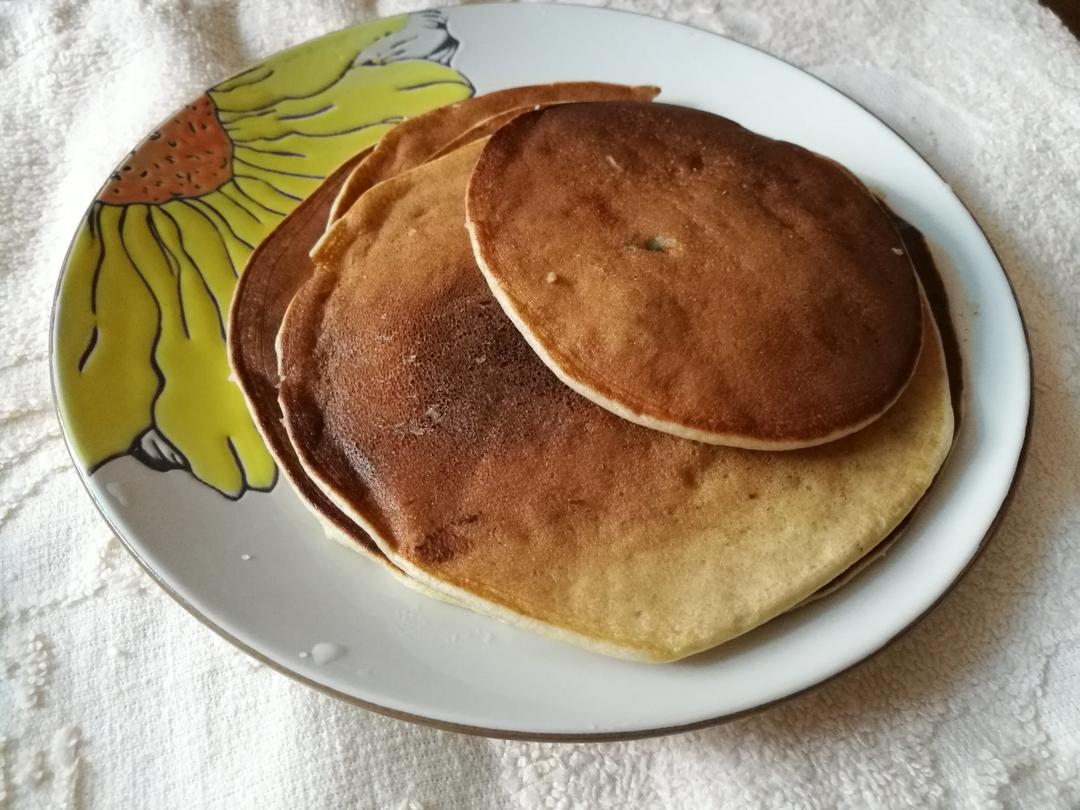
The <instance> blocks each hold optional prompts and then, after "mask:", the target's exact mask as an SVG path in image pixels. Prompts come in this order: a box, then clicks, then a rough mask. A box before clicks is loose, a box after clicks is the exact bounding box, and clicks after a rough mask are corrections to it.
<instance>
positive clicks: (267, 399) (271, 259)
mask: <svg viewBox="0 0 1080 810" xmlns="http://www.w3.org/2000/svg"><path fill="white" fill-rule="evenodd" d="M370 151H371V150H370V149H368V150H365V151H364V152H361V153H360V154H359V155H357V156H356V157H354V158H352V159H350V160H349V161H346V162H345V163H344V164H343V165H342V166H341V167H340V168H338V169H337V170H336V171H335V172H334V173H333V174H331V175H330V176H329V177H327V178H326V180H325V181H323V183H322V185H320V186H319V187H318V188H317V189H315V191H313V192H312V193H311V195H310V196H309V197H308V198H307V199H305V200H304V201H303V202H302V203H300V204H299V205H298V206H297V207H296V208H295V209H294V210H293V211H292V212H291V213H290V214H289V215H288V216H287V217H286V218H285V219H284V220H282V221H281V223H280V224H279V225H278V226H277V228H275V229H274V230H273V231H272V232H271V233H270V235H269V236H267V237H266V239H264V240H263V241H262V242H261V243H259V246H258V247H257V248H255V251H254V252H253V253H252V254H251V257H250V258H249V259H248V262H247V265H246V266H245V267H244V272H243V273H242V274H241V275H240V280H239V281H238V282H237V284H236V290H235V292H234V293H233V300H232V307H231V309H230V311H229V338H228V351H229V363H230V365H231V366H232V370H233V377H234V378H235V380H236V382H237V384H238V385H239V386H240V390H241V391H242V392H243V394H244V398H245V399H246V400H247V404H248V410H249V411H251V415H252V418H253V419H254V421H255V426H256V427H257V428H258V429H259V432H260V433H261V434H262V437H263V439H264V440H265V441H266V445H267V448H268V449H269V450H270V452H271V454H272V455H273V456H274V458H275V459H276V460H277V463H278V466H279V467H280V469H281V470H282V472H284V473H285V477H286V478H288V479H289V481H290V483H292V485H293V487H294V488H295V489H296V490H297V492H298V493H299V494H300V496H301V497H302V498H303V499H304V500H305V501H307V502H308V503H309V504H310V505H311V506H313V507H314V508H315V509H316V511H317V512H318V513H319V515H320V516H321V517H322V518H323V520H324V521H325V522H327V523H328V524H329V525H330V526H331V527H333V528H334V530H336V533H337V534H339V535H340V534H344V535H345V536H348V537H351V538H352V539H353V540H354V542H355V543H356V545H357V547H358V548H359V549H360V550H361V551H364V552H366V553H367V554H368V555H369V556H371V557H374V558H376V559H378V560H380V561H382V562H387V560H386V557H385V555H383V553H382V552H381V551H380V550H379V547H378V546H376V545H375V543H374V542H373V541H372V540H371V538H370V537H368V536H367V534H366V533H365V532H364V531H363V530H361V529H360V528H359V527H358V526H357V525H356V524H355V523H354V522H353V521H352V520H351V519H350V518H349V517H347V516H346V515H345V514H344V513H342V512H341V510H340V509H338V508H337V507H336V506H334V504H333V503H331V502H330V501H329V500H327V498H326V496H325V495H323V493H322V491H321V490H320V489H319V488H318V487H317V486H315V484H313V483H312V482H311V480H310V479H309V478H308V476H307V473H305V472H304V468H303V467H302V466H300V463H299V461H298V460H297V458H296V452H295V451H294V450H293V447H292V444H290V443H289V436H288V434H287V433H286V432H285V426H284V425H283V424H282V423H281V409H280V408H279V407H278V392H277V386H278V368H277V352H276V349H275V345H274V342H275V339H276V337H277V332H278V329H279V328H280V326H281V319H282V318H283V317H284V315H285V309H286V308H287V307H288V305H289V302H290V301H291V300H292V298H293V296H294V295H295V294H296V291H297V290H298V289H300V287H301V285H303V283H304V282H305V281H307V280H308V278H310V276H311V273H312V270H313V267H312V262H311V259H310V258H309V257H308V250H309V249H310V246H311V245H312V244H314V242H315V240H316V239H318V238H319V236H320V235H321V234H322V231H323V227H324V225H325V224H326V212H327V210H328V209H329V207H330V204H331V202H332V201H333V199H334V197H335V196H336V195H337V193H338V189H339V188H340V187H341V184H342V183H343V182H344V181H345V178H346V177H348V175H349V173H350V172H351V171H352V170H353V169H354V168H355V167H356V165H357V164H358V163H360V161H362V160H363V159H364V158H365V157H366V156H367V155H368V154H369V153H370Z"/></svg>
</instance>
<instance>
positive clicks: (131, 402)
mask: <svg viewBox="0 0 1080 810" xmlns="http://www.w3.org/2000/svg"><path fill="white" fill-rule="evenodd" d="M457 47H458V43H457V41H456V40H455V39H454V38H453V37H452V36H451V34H450V33H449V31H448V30H447V26H446V20H445V17H444V16H443V15H442V14H441V13H439V12H436V11H428V12H421V13H419V14H414V15H410V16H401V17H394V18H390V19H386V20H379V21H377V22H373V23H369V24H365V25H360V26H356V27H354V28H349V29H346V30H344V31H339V32H337V33H334V34H330V35H328V36H325V37H322V38H321V39H318V40H314V41H312V42H309V43H305V44H304V45H300V46H298V47H296V48H293V49H291V50H288V51H284V52H283V53H281V54H278V55H277V56H274V57H272V58H270V59H268V60H266V61H265V62H262V63H261V64H258V65H256V66H255V67H252V68H251V69H249V70H247V71H245V72H243V73H241V74H239V75H237V76H234V77H233V78H231V79H229V80H227V81H224V82H222V83H221V84H219V85H217V86H216V87H213V88H211V89H210V90H209V91H207V92H206V94H205V95H203V96H201V97H199V98H197V99H195V100H194V101H193V102H191V103H190V104H188V105H187V106H186V107H184V108H183V109H182V110H180V111H179V112H178V113H176V114H175V115H174V116H173V117H172V118H170V119H169V120H168V121H166V122H165V123H164V124H162V125H161V126H160V127H159V128H158V129H157V130H155V131H154V132H153V133H151V134H150V136H149V137H148V138H147V139H146V140H144V141H143V142H142V143H141V144H139V146H138V147H136V148H135V150H134V151H132V152H131V154H130V155H128V157H127V159H126V160H125V161H124V162H123V163H122V164H121V165H120V166H119V167H118V168H117V170H116V172H115V173H114V174H113V175H112V176H111V177H110V179H109V181H108V182H107V183H106V184H105V186H104V187H103V188H102V190H101V191H100V192H99V194H98V196H97V198H96V199H95V200H94V202H93V204H92V205H91V206H90V209H89V211H87V213H86V216H85V219H84V221H83V223H82V225H81V226H80V229H79V231H78V233H77V234H76V236H75V240H74V242H73V243H72V247H71V251H70V253H69V255H68V259H67V263H66V266H65V269H64V273H63V276H62V280H61V283H60V289H59V293H58V296H59V299H58V313H59V314H58V317H57V319H56V344H55V345H56V355H55V371H56V382H57V391H58V394H59V401H60V408H61V414H62V416H63V419H64V422H65V425H66V427H67V431H68V433H69V436H70V437H71V439H72V446H73V449H74V452H75V454H76V456H77V458H78V461H79V462H80V463H81V464H83V465H84V466H85V467H86V469H87V470H89V471H90V472H93V471H94V470H96V469H98V468H99V467H101V466H102V465H103V464H105V463H106V462H107V461H109V460H111V459H114V458H117V457H119V456H122V455H128V454H130V455H133V456H134V457H136V458H137V459H139V460H140V461H142V462H143V463H144V464H146V465H148V466H149V467H151V468H153V469H157V470H170V469H184V470H188V471H189V472H190V473H191V474H192V475H193V476H195V477H196V478H197V479H199V480H200V481H203V482H204V483H206V484H208V485H209V486H212V487H214V488H215V489H217V490H218V491H220V492H221V493H222V494H224V495H226V496H227V497H230V498H238V497H240V496H241V495H243V493H244V492H245V491H246V490H248V489H257V490H268V489H270V488H272V487H273V486H274V483H275V482H276V480H277V470H276V468H275V465H274V462H273V459H272V458H271V457H270V454H269V453H268V452H267V450H266V448H265V447H264V445H263V442H262V439H261V438H260V436H259V434H258V432H257V431H256V429H255V426H254V424H253V423H252V421H251V418H250V416H249V415H248V412H247V408H246V407H245V404H244V401H243V397H242V396H241V394H240V391H239V389H238V388H237V387H236V386H235V385H234V384H233V382H232V381H231V380H230V377H229V374H230V372H229V367H228V362H227V359H226V353H225V340H224V338H225V325H226V323H227V318H228V309H229V302H230V300H231V299H232V293H233V288H234V286H235V284H236V280H237V278H238V276H239V274H240V273H241V272H242V271H243V267H244V263H245V262H246V261H247V258H248V256H249V255H250V253H251V251H252V249H253V248H254V247H255V245H257V244H258V243H259V242H260V241H261V240H262V239H263V238H264V237H265V236H266V235H267V234H268V233H269V232H270V231H271V230H272V229H273V228H274V226H275V225H276V224H277V223H278V222H279V221H280V220H281V219H282V217H284V216H285V215H286V214H288V213H289V211H291V210H292V209H293V207H295V206H296V204H297V203H298V202H299V201H300V200H302V199H303V198H304V197H305V196H306V195H307V194H309V193H310V192H311V191H312V190H313V189H314V188H315V187H316V186H317V185H318V184H319V182H320V181H321V180H322V178H323V177H325V176H326V175H327V174H329V173H330V172H331V171H333V169H334V168H336V167H337V166H338V165H339V164H340V163H342V162H343V161H344V160H345V159H347V158H348V157H350V156H351V155H353V154H355V153H357V152H359V151H360V150H362V149H364V148H365V147H367V146H369V145H370V144H372V143H374V142H375V141H377V140H378V139H379V138H380V137H381V136H382V134H383V133H384V132H386V130H387V129H389V128H390V127H391V126H393V125H394V124H395V123H397V122H398V121H401V120H402V119H403V118H406V117H409V116H412V115H416V114H418V113H421V112H424V111H426V110H429V109H432V108H433V107H437V106H439V105H442V104H449V103H452V102H455V101H459V100H461V99H463V98H465V97H467V96H470V95H471V94H472V92H473V89H472V85H471V84H470V83H469V81H468V80H467V79H466V78H465V77H464V76H462V75H461V74H460V73H458V72H457V71H456V70H454V69H453V67H452V66H451V64H450V63H451V59H452V57H453V56H454V54H455V52H456V50H457Z"/></svg>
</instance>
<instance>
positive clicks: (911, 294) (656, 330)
mask: <svg viewBox="0 0 1080 810" xmlns="http://www.w3.org/2000/svg"><path fill="white" fill-rule="evenodd" d="M468 222H469V229H470V232H471V235H472V241H473V247H474V250H475V253H476V256H477V260H478V262H479V265H480V268H481V269H482V270H483V271H484V274H485V276H486V277H487V280H488V283H489V284H490V286H491V290H492V292H493V293H494V295H495V297H496V298H497V299H498V300H499V303H500V304H501V305H502V307H503V309H504V311H505V312H506V313H507V315H508V316H509V317H510V318H511V319H512V320H513V321H514V323H515V324H516V325H517V327H518V328H519V329H520V330H521V332H522V334H523V335H525V337H526V339H527V340H528V341H529V343H530V344H531V345H532V347H533V348H534V350H535V351H536V352H537V353H538V354H539V355H540V357H541V359H542V360H543V361H544V362H545V363H546V364H547V365H548V366H549V367H550V368H551V369H552V370H553V371H554V372H555V373H556V374H557V375H558V376H559V377H560V379H562V380H563V382H565V383H567V384H568V385H569V386H571V387H572V388H574V390H576V391H577V392H578V393H580V394H582V395H584V396H586V397H588V398H589V399H591V400H593V401H594V402H596V403H597V404H599V405H601V406H603V407H605V408H608V409H609V410H611V411H613V412H614V413H616V414H618V415H620V416H622V417H624V418H626V419H630V420H631V421H634V422H637V423H639V424H642V425H646V426H648V427H652V428H656V429H658V430H663V431H667V432H670V433H673V434H675V435H679V436H684V437H686V438H692V439H696V440H699V441H705V442H710V443H715V444H725V445H731V446H737V447H746V448H753V449H764V450H786V449H792V448H796V447H807V446H811V445H815V444H821V443H824V442H828V441H832V440H834V439H836V438H839V437H841V436H844V435H847V434H849V433H852V432H854V431H856V430H859V429H860V428H862V427H864V426H865V425H867V424H869V423H871V422H873V421H874V420H875V419H877V418H878V417H880V416H881V414H882V413H884V412H885V411H886V410H887V409H888V408H889V406H891V405H892V404H893V402H895V401H896V399H897V397H898V396H899V395H900V393H901V392H902V391H903V390H904V386H906V385H907V383H908V380H909V379H910V378H911V374H912V372H913V370H914V368H915V364H916V362H917V360H918V357H919V352H920V348H921V340H922V324H921V317H920V312H921V309H920V304H919V292H918V286H917V282H916V278H915V273H914V272H913V269H912V266H911V261H910V260H909V258H908V257H907V255H906V254H905V253H904V250H903V248H902V243H901V240H900V237H899V235H898V234H897V232H896V229H895V228H894V227H893V224H892V222H891V220H890V217H889V215H888V214H887V213H886V211H885V210H884V209H883V208H882V207H881V206H880V205H879V204H878V202H877V200H876V199H875V198H874V196H873V195H872V194H871V193H870V192H869V191H868V190H867V189H866V187H865V186H863V185H862V183H860V182H859V180H858V179H857V178H855V177H854V175H852V174H851V173H850V172H848V171H847V170H846V169H844V168H843V167H841V166H840V165H839V164H837V163H835V162H833V161H831V160H828V159H826V158H824V157H821V156H820V155H816V154H814V153H813V152H810V151H808V150H806V149H802V148H801V147H798V146H795V145H793V144H789V143H784V142H781V141H774V140H772V139H769V138H765V137H763V136H760V135H757V134H755V133H753V132H750V131H749V130H746V129H744V128H742V127H741V126H739V125H738V124H736V123H734V122H732V121H729V120H727V119H725V118H721V117H719V116H715V115H711V114H709V113H705V112H702V111H699V110H691V109H688V108H685V107H673V106H670V105H664V104H638V103H634V102H612V103H595V104H571V105H564V106H560V107H551V108H548V109H545V110H539V111H535V112H529V113H525V114H523V115H521V116H518V117H517V118H515V119H514V120H513V121H511V122H510V123H508V124H506V125H505V126H504V127H502V128H501V129H500V130H499V131H498V132H497V133H495V135H493V136H492V137H491V140H490V141H489V143H488V146H487V148H486V149H485V150H484V152H483V155H482V156H481V158H480V160H479V161H478V163H477V166H476V170H475V172H474V173H473V176H472V181H471V182H470V184H469V192H468Z"/></svg>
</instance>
